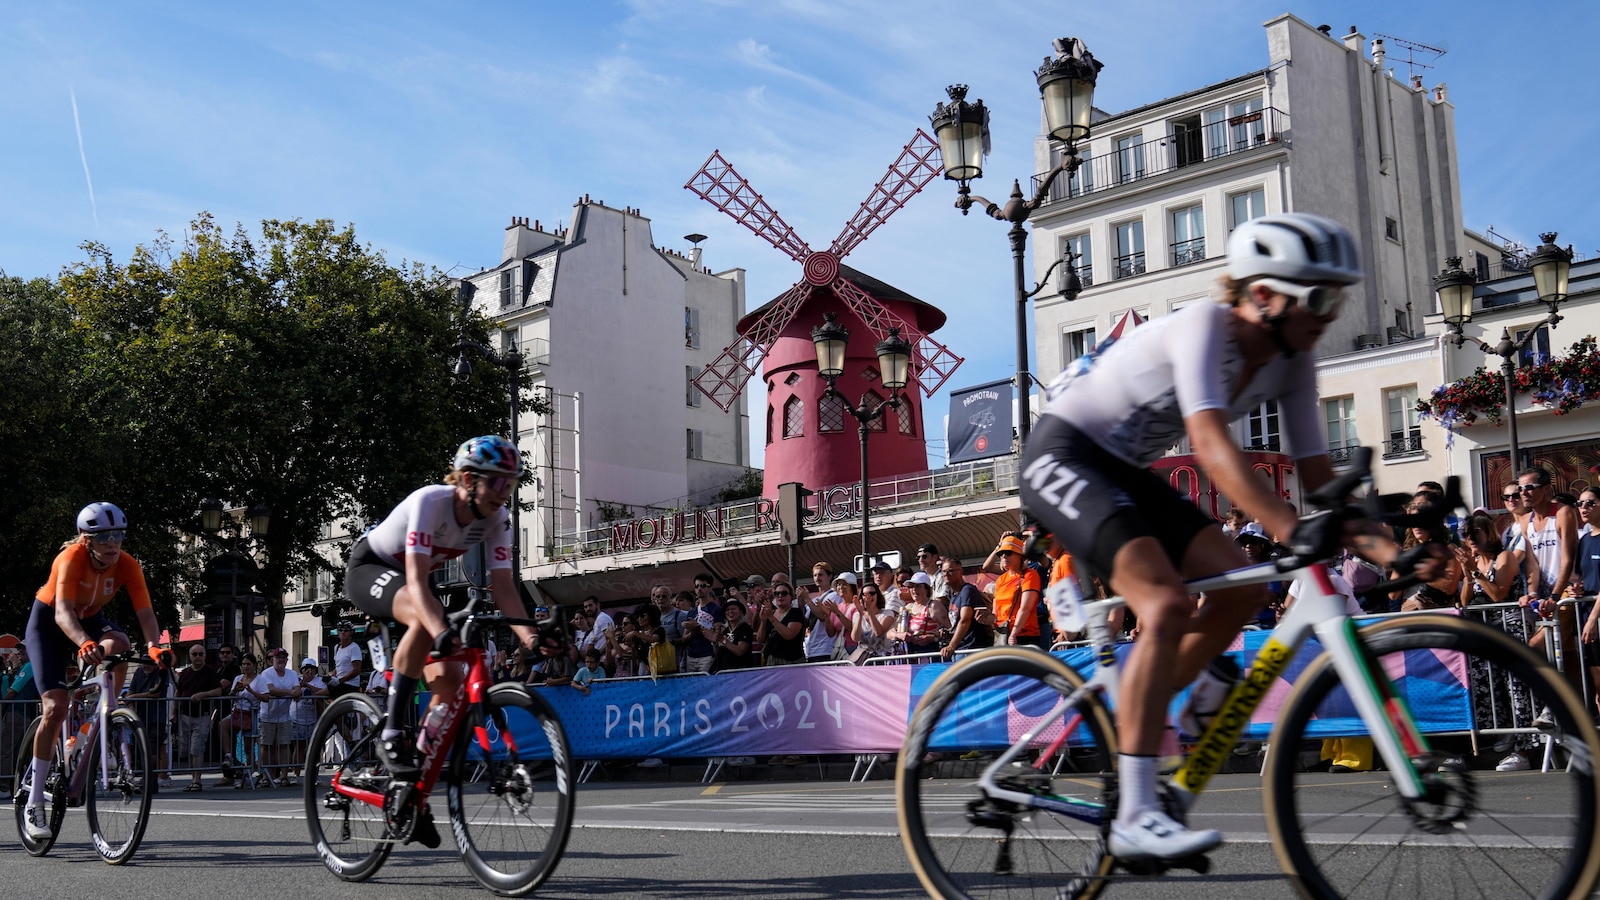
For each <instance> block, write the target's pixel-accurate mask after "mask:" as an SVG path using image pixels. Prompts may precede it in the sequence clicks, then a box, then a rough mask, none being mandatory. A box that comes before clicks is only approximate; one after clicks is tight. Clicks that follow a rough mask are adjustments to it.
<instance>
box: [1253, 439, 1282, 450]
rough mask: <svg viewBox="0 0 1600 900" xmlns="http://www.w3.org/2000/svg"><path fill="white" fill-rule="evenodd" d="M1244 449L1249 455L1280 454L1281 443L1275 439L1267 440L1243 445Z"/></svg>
mask: <svg viewBox="0 0 1600 900" xmlns="http://www.w3.org/2000/svg"><path fill="white" fill-rule="evenodd" d="M1244 449H1245V450H1247V451H1249V452H1251V453H1282V452H1283V443H1282V442H1281V441H1279V440H1277V439H1276V438H1269V439H1267V440H1264V441H1254V442H1252V443H1249V444H1245V445H1244Z"/></svg>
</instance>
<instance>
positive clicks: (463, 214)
mask: <svg viewBox="0 0 1600 900" xmlns="http://www.w3.org/2000/svg"><path fill="white" fill-rule="evenodd" d="M1284 11H1288V12H1293V13H1294V14H1296V15H1298V16H1299V17H1300V18H1302V19H1305V20H1306V21H1308V22H1310V23H1312V24H1314V25H1315V24H1322V23H1327V24H1330V25H1332V26H1333V31H1334V34H1336V35H1338V34H1343V33H1344V32H1345V31H1347V30H1348V29H1349V27H1350V26H1351V25H1352V24H1353V25H1356V26H1358V27H1359V29H1360V30H1361V31H1362V32H1363V33H1365V34H1366V35H1367V36H1368V37H1369V38H1370V37H1372V36H1373V35H1374V33H1376V32H1385V33H1388V34H1391V35H1397V36H1399V37H1402V38H1406V39H1409V40H1412V41H1417V42H1420V43H1423V44H1429V45H1433V46H1437V47H1442V48H1444V49H1446V50H1447V51H1448V53H1447V54H1446V55H1445V56H1444V57H1442V58H1440V59H1438V60H1436V61H1435V62H1436V68H1435V69H1433V70H1430V71H1428V72H1426V73H1424V74H1425V77H1426V79H1427V81H1426V83H1427V84H1428V85H1429V86H1430V87H1431V86H1432V85H1433V84H1435V83H1437V82H1439V81H1441V80H1442V81H1446V82H1448V83H1449V85H1450V98H1451V100H1452V101H1453V102H1454V103H1455V105H1456V127H1457V138H1458V141H1459V145H1460V154H1461V185H1462V192H1463V194H1464V209H1465V221H1466V224H1467V226H1468V227H1470V228H1475V229H1478V230H1480V231H1481V230H1483V229H1485V228H1487V227H1488V226H1490V225H1493V226H1494V227H1495V229H1496V230H1497V231H1498V232H1501V233H1503V234H1506V235H1508V236H1511V237H1513V238H1516V239H1520V240H1522V241H1524V242H1527V243H1530V244H1532V243H1536V238H1537V233H1538V232H1539V231H1541V230H1547V229H1556V230H1559V231H1560V232H1561V241H1562V243H1567V242H1569V241H1570V242H1572V243H1574V244H1575V245H1576V249H1577V250H1578V251H1579V252H1580V253H1583V254H1585V255H1590V256H1592V255H1594V254H1595V253H1596V252H1597V251H1600V217H1597V215H1596V213H1595V211H1594V210H1595V206H1596V203H1595V201H1596V200H1597V195H1600V190H1597V189H1596V187H1595V185H1596V183H1597V177H1596V176H1597V175H1600V171H1597V170H1600V164H1597V162H1596V157H1597V154H1596V153H1595V150H1594V148H1595V147H1596V146H1597V145H1600V133H1597V132H1600V117H1597V116H1596V115H1595V114H1594V111H1593V110H1594V106H1593V97H1592V96H1591V95H1592V93H1593V88H1594V87H1595V85H1596V83H1597V81H1596V78H1595V76H1594V73H1593V69H1592V64H1591V63H1589V62H1588V60H1589V58H1590V53H1591V51H1592V44H1593V40H1594V38H1595V36H1596V34H1597V32H1600V28H1597V24H1600V7H1596V5H1595V4H1594V3H1593V2H1592V0H1568V2H1556V3H1550V4H1545V5H1542V6H1541V7H1540V10H1539V12H1538V13H1537V14H1530V15H1518V14H1512V11H1511V10H1509V9H1508V8H1507V7H1506V6H1504V5H1503V4H1489V3H1485V2H1478V0H1465V2H1418V3H1411V4H1395V3H1391V2H1370V3H1369V2H1348V0H1346V2H1332V0H1328V2H1306V3H1298V4H1295V5H1292V6H1290V5H1287V4H1285V3H1284V2H1282V0H1270V2H1261V0H1235V2H1230V3H1226V4H1223V3H1196V2H1193V0H1186V2H1185V0H1122V2H1118V3H1114V4H1113V3H1106V4H1088V3H1075V4H1056V3H1045V2H1035V3H1013V2H1005V0H998V2H996V0H989V2H984V3H956V2H948V0H919V2H915V3H905V2H899V0H750V2H745V0H611V2H607V0H589V2H579V3H550V2H533V0H527V2H485V3H418V2H403V0H393V2H387V3H383V4H375V3H357V2H351V3H343V4H326V3H310V2H280V3H274V4H249V5H239V4H201V3H156V2H144V3H117V4H110V3H100V4H89V3H49V4H42V3H41V4H24V3H10V4H4V5H0V84H4V85H6V88H5V90H4V91H0V123H4V124H3V125H0V203H3V206H0V269H3V270H4V271H6V272H7V273H8V274H11V275H20V276H38V275H53V274H55V273H56V272H57V271H59V269H60V268H61V267H62V266H64V265H67V264H70V263H72V262H74V261H77V260H79V259H81V258H82V253H81V251H80V250H79V249H78V247H77V245H78V244H79V243H80V242H82V241H85V240H98V241H101V242H104V243H106V244H107V245H109V246H110V247H111V248H112V249H113V251H114V252H116V254H117V255H118V256H119V257H123V258H125V257H126V255H127V253H128V252H129V251H130V250H131V249H132V248H133V247H134V246H135V245H137V244H139V243H142V242H148V241H150V240H151V239H152V238H153V237H154V235H155V233H156V232H157V230H165V231H167V232H168V233H171V234H174V235H177V234H181V233H182V232H183V229H184V227H185V226H186V224H187V223H188V221H189V220H190V219H191V218H192V217H193V216H194V215H195V213H197V212H199V211H200V210H208V211H210V212H211V213H212V214H214V215H215V216H216V217H217V219H218V220H219V221H220V222H223V223H233V222H236V221H237V222H243V223H245V224H246V225H247V226H251V227H254V226H255V225H256V224H257V223H259V221H260V220H262V219H265V218H294V217H299V218H305V219H312V218H331V219H334V220H336V221H338V222H340V223H344V222H351V223H354V225H355V227H356V231H357V234H358V235H359V236H360V237H361V238H362V239H363V240H365V241H367V242H369V243H371V244H372V245H374V246H375V247H378V248H381V249H383V250H384V251H386V252H387V253H388V255H389V257H390V258H391V260H394V261H399V260H401V259H410V260H420V261H422V262H425V263H428V264H431V265H435V266H438V267H439V268H440V269H446V270H448V269H452V268H453V267H457V266H459V267H462V269H465V270H469V271H470V270H476V269H478V268H481V267H483V266H486V265H493V264H494V263H496V262H498V261H499V251H500V241H501V233H502V229H503V228H504V227H505V225H506V224H507V222H509V220H510V217H511V216H513V215H521V216H528V217H530V218H537V219H541V220H543V221H544V222H547V223H551V222H557V221H563V220H566V219H569V218H570V216H571V207H572V203H573V201H574V200H575V199H577V198H578V197H580V196H581V195H583V194H589V195H590V196H591V197H594V198H595V199H601V200H605V201H606V202H607V203H609V204H610V205H613V206H624V205H626V206H633V207H638V208H640V209H642V210H643V211H644V213H645V214H646V215H647V216H649V217H651V218H652V220H653V228H654V234H655V238H656V241H657V243H659V244H662V245H664V246H668V247H675V248H686V247H687V243H686V242H684V241H682V240H681V238H680V236H681V235H684V234H688V233H691V232H700V233H703V234H707V235H709V236H710V239H709V240H707V241H706V242H705V244H704V248H705V251H706V257H705V261H706V263H707V264H708V265H709V266H711V267H712V268H714V269H722V268H728V267H733V266H740V267H743V268H745V269H746V270H748V273H749V300H750V305H751V307H752V308H753V307H755V306H756V305H759V304H761V303H763V302H765V301H766V300H767V299H769V298H771V297H772V296H774V295H776V294H777V293H779V292H781V291H783V290H785V289H786V288H788V287H789V285H790V284H792V283H793V282H794V281H795V280H796V279H797V278H798V277H799V267H798V265H797V264H796V263H793V262H791V261H790V260H789V259H788V258H787V257H785V256H783V255H782V254H780V253H779V252H778V251H776V250H774V249H773V248H772V247H770V246H769V245H767V244H765V243H764V242H761V241H760V240H759V239H757V238H755V237H754V236H752V235H750V234H749V233H748V232H746V231H745V230H744V229H743V228H741V227H740V226H738V225H736V224H734V223H733V222H732V220H730V219H728V218H726V217H724V216H722V215H721V214H720V213H718V212H716V211H715V210H714V209H712V208H711V207H710V206H709V205H708V204H706V203H705V202H704V201H701V200H699V199H698V198H696V197H694V196H693V195H692V194H690V193H689V192H687V191H685V190H683V189H682V185H683V183H684V182H685V181H686V180H687V179H688V177H689V176H690V175H691V174H692V173H693V172H694V171H695V170H696V169H697V168H698V167H699V166H700V164H701V162H703V161H704V159H705V158H706V156H708V155H709V154H710V152H711V151H712V150H713V149H720V150H721V151H722V152H723V154H724V155H725V156H726V157H727V158H728V159H729V160H731V161H732V162H733V163H734V165H735V166H736V167H737V168H738V169H739V171H740V172H741V173H742V174H743V175H745V176H746V177H747V178H749V179H750V180H751V182H752V183H753V184H754V185H755V187H756V188H757V190H759V191H761V192H762V194H764V195H765V196H766V198H767V199H768V200H769V202H771V203H772V204H773V206H775V207H776V208H777V209H778V211H779V212H780V213H781V214H782V215H783V216H784V218H785V219H786V220H787V221H788V222H789V223H790V224H791V225H793V226H794V227H795V228H796V229H797V230H798V231H799V233H800V235H801V236H802V237H803V238H805V239H806V240H807V241H808V242H809V243H811V244H812V245H813V246H826V244H827V243H828V242H829V241H831V240H832V238H833V236H834V235H835V234H837V233H838V231H839V229H840V228H841V227H842V225H843V224H844V222H845V221H846V220H847V219H848V218H849V217H850V216H851V215H852V214H853V213H854V212H855V209H856V207H857V206H858V205H859V203H860V202H861V200H862V199H863V198H864V197H865V196H866V193H867V191H868V190H869V189H870V188H871V186H872V185H873V184H874V183H875V182H876V181H877V180H878V179H879V178H880V177H881V176H882V174H883V171H884V168H885V167H886V166H887V164H888V163H889V161H890V160H892V159H893V158H894V156H895V155H896V154H897V153H898V152H899V150H900V148H901V146H902V145H903V144H904V143H905V142H906V141H907V140H908V139H909V138H910V137H911V136H912V135H913V133H914V131H915V129H917V128H918V127H922V128H927V127H928V122H927V115H928V113H929V112H930V111H931V110H932V108H933V105H934V103H935V102H936V101H938V100H940V99H942V98H943V88H944V86H945V85H946V84H948V83H951V82H958V81H959V82H965V83H967V84H970V85H971V87H972V95H973V96H975V97H981V98H982V99H983V100H984V101H985V102H986V104H987V105H988V106H989V107H990V108H991V110H992V126H993V130H994V155H993V156H992V157H991V158H990V161H989V164H988V167H987V169H986V171H987V172H988V173H989V176H988V177H987V178H986V179H985V180H984V181H983V182H981V183H980V184H979V186H978V187H977V190H978V192H980V193H983V194H987V195H991V196H1003V195H1004V194H1005V193H1006V191H1007V189H1008V188H1009V180H1010V179H1011V178H1014V177H1020V178H1022V179H1024V184H1026V179H1027V177H1028V176H1030V175H1031V174H1033V164H1032V147H1033V137H1034V132H1035V130H1036V128H1037V122H1038V105H1037V96H1038V94H1037V88H1036V87H1035V85H1034V81H1033V75H1032V70H1033V68H1034V67H1036V66H1037V65H1038V64H1039V62H1040V61H1041V60H1042V59H1043V58H1044V56H1045V55H1046V54H1047V53H1048V52H1049V51H1050V41H1051V39H1052V38H1055V37H1060V36H1063V35H1077V36H1079V37H1082V38H1083V39H1084V40H1085V41H1086V43H1087V44H1088V45H1089V47H1090V48H1091V50H1093V52H1094V53H1095V55H1096V56H1097V57H1098V58H1100V59H1101V60H1102V61H1103V62H1105V64H1106V69H1105V71H1104V72H1103V73H1102V75H1101V78H1100V84H1099V88H1098V90H1097V93H1096V98H1095V99H1096V105H1098V106H1100V107H1101V108H1103V109H1106V110H1110V111H1117V110H1122V109H1127V108H1130V107H1133V106H1138V105H1142V104H1144V103H1148V102H1151V101H1154V100H1158V99H1160V98H1163V97H1167V96H1170V95H1173V94H1177V93H1181V92H1183V91H1186V90H1190V89H1192V88H1195V87H1198V86H1201V85H1203V84H1207V83H1210V82H1214V81H1219V80H1221V79H1224V78H1227V77H1230V76H1233V75H1238V74H1241V73H1244V72H1247V71H1250V70H1253V69H1257V68H1260V67H1262V66H1264V65H1265V64H1266V61H1267V50H1266V41H1265V38H1264V33H1263V30H1262V28H1261V23H1263V22H1264V21H1266V20H1267V19H1269V18H1271V17H1273V16H1275V15H1276V14H1278V13H1280V12H1284ZM1396 55H1397V54H1394V53H1393V51H1391V60H1393V59H1395V57H1396ZM1400 75H1401V77H1404V75H1405V69H1404V67H1403V66H1402V67H1401V68H1400ZM80 133H81V145H80ZM91 183H92V191H91V187H90V185H91ZM953 199H954V186H953V184H950V183H948V182H944V181H942V180H941V181H936V182H934V183H933V184H931V185H929V187H928V188H927V189H926V190H924V191H923V192H922V194H920V195H918V196H917V197H915V198H914V199H913V200H912V201H911V203H910V204H909V205H908V206H907V207H906V208H905V209H903V210H901V211H900V212H899V213H898V214H896V215H895V216H894V218H893V219H891V220H890V221H889V223H888V224H887V225H885V226H884V227H883V228H881V229H879V230H878V231H877V232H876V233H875V234H874V235H873V236H872V237H871V239H869V240H868V241H867V242H866V243H865V244H863V245H862V246H861V247H860V248H859V249H857V250H856V251H855V253H853V254H852V255H851V257H850V258H849V262H850V263H851V264H852V265H854V266H855V267H857V268H860V269H863V270H865V271H868V272H871V273H872V274H873V275H875V276H877V277H879V278H881V279H883V280H885V281H888V282H889V283H891V284H894V285H896V286H898V287H901V288H903V289H905V290H907V291H909V292H911V293H912V294H914V295H917V296H919V297H922V298H924V299H926V300H928V301H929V302H932V303H934V304H936V305H938V306H940V307H942V308H943V309H944V310H946V312H948V313H949V315H950V323H949V325H948V326H946V329H945V330H944V331H943V332H942V333H941V337H942V338H943V339H944V340H945V342H946V343H948V344H950V345H951V346H952V348H953V349H954V350H955V351H956V352H957V353H959V354H961V355H963V356H965V357H966V358H967V362H966V364H965V365H964V366H962V368H961V369H960V370H959V371H958V372H957V373H956V375H955V376H954V378H953V379H952V384H955V385H957V386H960V385H966V384H975V383H979V382H983V381H987V380H992V379H997V378H1004V377H1007V376H1008V375H1009V374H1010V373H1011V372H1012V370H1013V369H1014V368H1015V356H1014V352H1015V351H1014V333H1013V330H1012V328H1013V326H1012V322H1013V314H1012V306H1011V303H1012V300H1011V274H1010V256H1009V251H1008V249H1007V246H1006V239H1005V229H1004V227H1003V226H1002V225H1000V224H999V223H995V222H992V221H989V220H988V219H987V218H985V217H982V216H979V215H972V216H968V217H965V218H963V217H962V216H961V215H960V214H958V213H957V212H956V211H955V210H954V209H953V208H952V207H951V202H952V200H953ZM457 271H461V269H457ZM945 403H946V401H945V399H944V397H943V396H942V395H941V396H939V397H937V398H935V399H934V400H932V401H930V405H929V409H930V411H936V410H942V409H943V408H944V406H945ZM934 421H937V419H935V420H934ZM929 438H930V441H938V442H939V443H938V444H937V449H936V450H935V452H934V453H933V461H934V462H935V463H937V462H938V460H939V458H941V457H942V436H938V435H929ZM753 449H754V450H755V452H756V454H757V459H758V460H759V458H760V457H759V454H760V447H759V446H758V447H756V448H753Z"/></svg>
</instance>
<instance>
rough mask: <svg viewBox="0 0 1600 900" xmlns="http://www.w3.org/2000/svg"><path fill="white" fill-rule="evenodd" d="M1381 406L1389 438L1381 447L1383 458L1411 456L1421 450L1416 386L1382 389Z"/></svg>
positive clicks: (1420, 428) (1420, 429)
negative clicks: (1386, 421) (1387, 426)
mask: <svg viewBox="0 0 1600 900" xmlns="http://www.w3.org/2000/svg"><path fill="white" fill-rule="evenodd" d="M1383 407H1384V411H1385V416H1386V418H1387V419H1388V425H1389V439H1388V442H1387V443H1386V444H1385V445H1384V448H1383V458H1384V459H1394V458H1395V457H1397V456H1412V455H1415V454H1418V453H1421V452H1422V427H1421V423H1420V421H1419V418H1418V415H1417V386H1416V385H1414V384H1411V385H1407V386H1405V387H1397V388H1389V389H1388V390H1387V391H1384V395H1383Z"/></svg>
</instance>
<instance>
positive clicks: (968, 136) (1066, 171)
mask: <svg viewBox="0 0 1600 900" xmlns="http://www.w3.org/2000/svg"><path fill="white" fill-rule="evenodd" d="M1054 47H1055V51H1056V55H1055V57H1054V58H1051V57H1046V58H1045V61H1044V65H1042V66H1040V67H1039V69H1038V70H1036V71H1035V72H1034V76H1035V79H1036V80H1037V81H1038V84H1039V98H1040V100H1041V101H1042V103H1043V104H1044V116H1045V130H1046V132H1047V133H1048V135H1049V137H1050V139H1051V140H1056V141H1061V142H1063V143H1064V144H1066V147H1065V149H1064V150H1063V152H1062V154H1061V162H1060V163H1058V164H1057V165H1056V167H1055V168H1053V169H1051V170H1050V171H1049V172H1048V173H1046V175H1045V176H1044V178H1043V179H1042V180H1041V181H1040V182H1039V188H1038V190H1036V191H1035V192H1034V195H1033V198H1032V199H1031V200H1030V199H1025V198H1024V197H1023V196H1022V182H1021V181H1020V180H1013V181H1012V183H1011V197H1010V199H1009V200H1008V201H1007V203H1006V205H1005V206H1001V205H1000V204H998V203H994V202H992V201H989V200H985V199H984V198H983V197H979V196H975V195H974V194H973V193H972V188H971V186H970V185H969V184H968V182H970V181H972V180H973V179H975V178H982V177H983V156H984V154H986V153H988V152H989V142H990V138H989V111H988V109H987V108H985V107H984V105H983V101H982V100H977V101H974V102H972V103H968V102H967V99H966V98H967V86H966V85H964V84H954V85H951V86H950V87H948V88H946V89H945V93H947V94H949V96H950V102H949V103H940V104H938V105H937V106H935V107H934V110H933V115H931V116H929V121H930V122H932V123H933V130H934V134H935V135H937V136H938V139H939V152H940V154H941V156H942V157H943V159H944V177H945V178H947V179H949V180H951V181H954V182H957V183H958V187H957V188H956V208H957V209H959V210H961V214H962V215H966V214H967V212H968V210H969V209H970V208H971V207H972V205H973V204H974V203H976V204H978V205H979V206H980V207H982V208H983V211H984V212H986V213H988V215H989V217H990V218H992V219H997V220H999V221H1001V222H1010V223H1011V229H1010V231H1008V232H1007V236H1008V237H1009V238H1010V240H1011V257H1012V263H1013V268H1014V269H1015V280H1016V293H1017V378H1016V382H1017V396H1018V402H1019V404H1020V406H1019V408H1020V410H1021V412H1022V415H1021V416H1020V417H1019V419H1018V422H1017V436H1018V438H1019V443H1026V442H1027V440H1028V431H1029V429H1030V427H1031V426H1032V422H1031V419H1032V410H1031V406H1032V404H1031V403H1030V400H1029V394H1030V393H1031V389H1032V386H1033V383H1032V379H1031V378H1030V377H1029V375H1028V299H1029V298H1031V297H1033V296H1034V295H1036V294H1038V293H1039V292H1040V291H1042V290H1043V289H1044V286H1045V284H1047V283H1048V282H1049V273H1048V272H1047V273H1046V274H1045V278H1044V280H1042V281H1041V282H1040V283H1039V284H1037V285H1035V286H1034V288H1033V289H1032V290H1029V289H1028V288H1027V276H1026V274H1025V272H1024V268H1023V265H1024V261H1023V251H1024V250H1025V249H1026V248H1027V244H1028V232H1027V231H1026V230H1025V229H1024V228H1023V227H1022V223H1024V222H1026V221H1028V216H1029V215H1030V214H1032V213H1033V211H1034V210H1036V209H1038V208H1039V207H1040V205H1042V204H1043V203H1044V201H1045V198H1046V197H1048V196H1049V195H1050V186H1051V185H1052V184H1054V183H1055V180H1056V179H1057V178H1059V177H1060V176H1062V175H1067V176H1068V177H1071V175H1072V173H1073V172H1075V171H1077V169H1078V166H1079V165H1081V164H1082V162H1083V160H1082V159H1080V158H1079V157H1078V144H1079V142H1081V141H1084V140H1087V139H1088V138H1089V133H1090V127H1089V117H1090V113H1091V112H1092V110H1093V108H1094V107H1093V103H1094V87H1095V82H1096V80H1097V79H1098V78H1099V74H1100V69H1101V68H1103V64H1102V63H1101V62H1100V61H1099V60H1096V59H1095V58H1094V57H1093V56H1092V55H1090V53H1089V50H1088V48H1086V47H1084V45H1083V41H1081V40H1079V39H1077V38H1061V39H1059V40H1057V41H1055V42H1054ZM1076 260H1077V256H1076V254H1073V253H1072V252H1071V251H1070V250H1069V251H1068V252H1067V253H1066V254H1064V255H1063V256H1062V258H1061V259H1059V260H1057V261H1056V263H1055V265H1062V264H1063V263H1068V265H1067V268H1068V269H1070V270H1072V271H1071V275H1070V277H1069V276H1068V275H1067V274H1066V273H1063V275H1062V281H1061V285H1060V287H1059V288H1058V290H1059V291H1060V293H1061V294H1062V296H1064V297H1065V298H1066V299H1067V300H1069V301H1070V300H1073V299H1076V297H1077V295H1078V294H1077V292H1078V291H1079V290H1082V283H1081V282H1079V280H1078V277H1077V272H1076V266H1075V265H1072V263H1075V262H1076ZM1055 265H1053V266H1052V267H1051V268H1055ZM1070 284H1076V286H1077V289H1076V290H1069V289H1068V288H1069V285H1070Z"/></svg>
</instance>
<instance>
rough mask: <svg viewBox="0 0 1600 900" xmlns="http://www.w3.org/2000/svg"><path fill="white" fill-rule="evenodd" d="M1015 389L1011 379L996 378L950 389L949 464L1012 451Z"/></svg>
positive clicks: (947, 437) (946, 430)
mask: <svg viewBox="0 0 1600 900" xmlns="http://www.w3.org/2000/svg"><path fill="white" fill-rule="evenodd" d="M1013 388H1014V385H1013V384H1012V383H1011V382H1010V381H995V382H991V383H989V384H980V385H978V386H977V387H969V388H961V389H960V390H953V391H951V392H950V418H949V420H948V421H947V422H946V423H945V446H946V447H948V448H949V451H948V453H949V460H948V462H949V464H950V465H954V464H956V463H962V462H972V461H973V460H975V459H988V458H989V457H991V456H1005V455H1006V454H1008V453H1010V452H1011V423H1012V414H1011V395H1012V390H1013Z"/></svg>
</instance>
